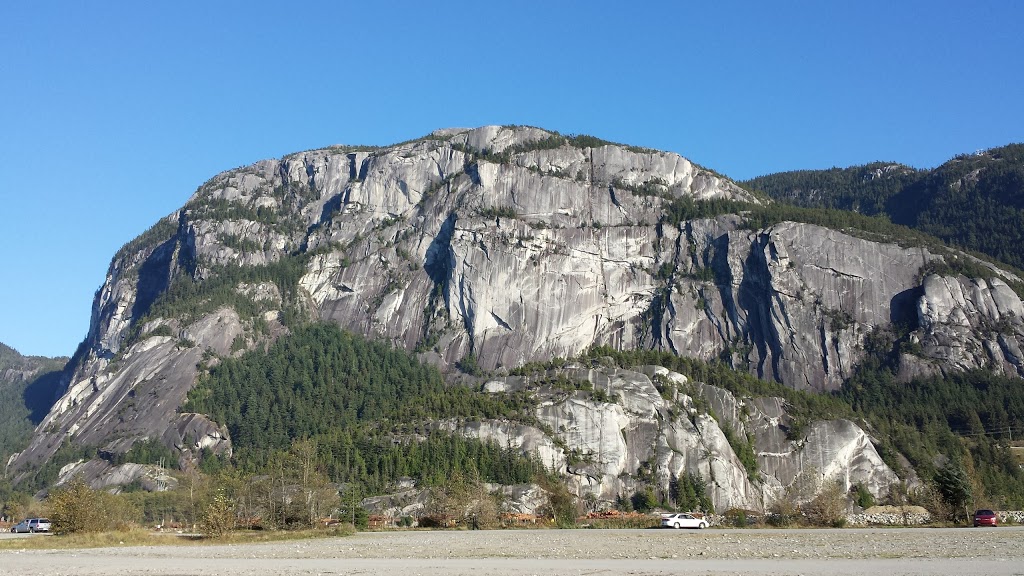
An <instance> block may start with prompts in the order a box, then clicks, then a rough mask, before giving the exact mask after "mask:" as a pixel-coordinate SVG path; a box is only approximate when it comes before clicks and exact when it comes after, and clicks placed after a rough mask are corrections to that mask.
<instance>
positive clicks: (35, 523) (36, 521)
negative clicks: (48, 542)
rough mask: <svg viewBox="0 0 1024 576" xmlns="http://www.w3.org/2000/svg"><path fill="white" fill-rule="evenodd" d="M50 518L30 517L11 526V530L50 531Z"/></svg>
mask: <svg viewBox="0 0 1024 576" xmlns="http://www.w3.org/2000/svg"><path fill="white" fill-rule="evenodd" d="M49 531H50V519H49V518H28V519H25V520H22V521H21V522H18V523H17V524H15V525H14V526H11V532H15V533H20V532H49Z"/></svg>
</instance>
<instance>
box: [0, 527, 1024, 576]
mask: <svg viewBox="0 0 1024 576" xmlns="http://www.w3.org/2000/svg"><path fill="white" fill-rule="evenodd" d="M36 537H44V538H45V537H46V536H36ZM25 573H36V574H47V575H48V576H66V575H67V576H69V575H72V574H74V575H93V574H95V575H101V574H102V575H128V574H132V575H134V574H146V575H153V576H179V575H193V574H194V575H210V576H242V575H264V574H266V575H270V574H290V575H320V574H323V575H326V574H363V575H377V574H380V575H384V574H387V575H389V576H393V575H395V574H402V575H406V574H407V575H416V576H435V575H436V576H440V575H442V574H443V575H462V574H465V575H470V574H472V575H491V574H493V575H497V576H513V575H517V576H518V575H522V574H526V575H537V576H541V575H545V576H546V575H551V576H554V575H556V574H557V575H559V576H565V575H567V574H569V575H583V574H607V575H614V574H630V575H645V574H652V575H654V574H715V575H717V574H723V575H724V574H753V575H781V574H793V575H796V574H802V575H808V576H809V575H815V574H822V575H824V574H828V575H856V576H868V575H870V576H879V575H883V574H902V575H914V574H921V575H924V574H936V575H953V574H957V575H959V574H965V573H973V574H986V575H1001V574H1007V575H1009V574H1018V575H1024V527H1000V528H979V529H970V528H951V529H936V528H900V529H874V528H872V529H842V530H718V529H709V530H699V531H698V530H505V531H480V532H471V531H452V532H427V531H394V532H365V533H360V534H357V535H355V536H350V537H345V538H325V539H318V540H302V541H284V542H274V543H265V544H240V545H198V546H141V547H120V548H98V549H86V550H4V551H0V574H12V575H13V574H25Z"/></svg>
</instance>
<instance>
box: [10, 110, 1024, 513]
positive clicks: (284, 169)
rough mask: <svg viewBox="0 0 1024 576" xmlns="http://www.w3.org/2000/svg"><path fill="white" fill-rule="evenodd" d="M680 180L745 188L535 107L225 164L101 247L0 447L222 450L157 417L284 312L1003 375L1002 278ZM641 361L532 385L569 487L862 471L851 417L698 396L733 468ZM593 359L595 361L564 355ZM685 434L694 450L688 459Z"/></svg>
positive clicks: (456, 351)
mask: <svg viewBox="0 0 1024 576" xmlns="http://www.w3.org/2000/svg"><path fill="white" fill-rule="evenodd" d="M680 198H690V199H694V200H710V199H725V200H738V201H744V202H748V203H753V204H757V203H761V202H763V200H761V199H760V198H759V197H757V196H755V195H753V194H751V193H750V192H748V191H746V190H744V189H742V188H740V187H738V186H737V185H735V184H734V183H732V182H731V181H729V180H728V179H726V178H724V177H722V176H719V175H717V174H715V173H713V172H710V171H708V170H705V169H703V168H701V167H699V166H696V165H694V164H692V163H691V162H689V161H687V160H686V159H684V158H682V157H680V156H678V155H675V154H671V153H665V152H658V151H654V150H647V149H640V148H635V147H625V146H620V145H612V144H609V143H603V142H600V141H597V140H596V139H587V138H565V137H561V136H558V135H555V134H552V133H549V132H545V131H543V130H539V129H535V128H507V127H494V126H492V127H484V128H478V129H474V130H443V131H438V132H435V133H433V134H431V135H429V136H427V137H425V138H422V139H420V140H416V141H412V142H408V143H404V144H398V145H395V146H391V147H387V148H359V147H332V148H327V149H321V150H314V151H309V152H304V153H300V154H295V155H291V156H287V157H285V158H282V159H281V160H266V161H262V162H258V163H256V164H254V165H252V166H248V167H243V168H239V169H236V170H231V171H228V172H224V173H222V174H220V175H218V176H216V177H214V178H213V179H211V180H210V181H209V182H207V183H206V184H204V185H203V186H202V187H201V188H200V189H199V190H198V191H197V192H196V193H195V194H194V195H193V196H192V198H190V199H189V201H188V202H187V203H186V205H185V207H184V208H182V209H181V210H180V211H178V212H176V213H175V214H172V215H170V216H168V217H167V218H166V219H164V220H162V221H161V222H160V223H158V224H157V225H156V226H154V227H153V228H152V229H151V230H150V231H148V232H147V233H146V234H144V235H143V236H141V237H140V238H138V239H136V240H134V241H132V242H131V243H129V244H128V245H126V246H125V247H124V248H123V249H122V250H121V251H120V252H119V253H118V254H117V255H116V256H115V258H114V260H113V262H112V263H111V266H110V269H109V272H108V275H107V279H106V282H105V283H104V285H103V287H102V288H101V290H100V291H99V292H98V293H97V296H96V300H95V305H94V310H93V319H92V324H91V328H90V332H89V335H88V337H87V340H86V342H85V346H84V347H83V349H82V353H81V354H79V355H78V356H76V358H74V359H73V362H74V368H73V370H72V371H69V374H70V375H69V377H68V379H67V382H66V386H65V393H64V394H63V396H62V397H61V398H60V400H59V401H58V402H57V403H56V405H55V406H54V407H53V409H52V410H51V412H50V414H49V415H48V416H47V418H46V420H45V421H44V422H43V423H42V424H41V425H40V427H39V428H38V429H37V431H36V434H35V436H34V438H33V442H32V445H31V446H30V447H29V448H28V449H27V450H25V451H24V452H22V453H21V454H20V455H17V456H15V458H13V460H12V466H14V469H25V467H27V466H30V465H32V464H37V463H39V462H42V461H44V460H45V459H47V458H49V457H50V456H51V455H52V454H53V453H54V451H56V450H57V448H58V447H59V446H60V445H61V443H62V442H64V441H65V439H71V440H72V441H73V442H75V443H80V444H91V445H97V446H101V447H102V448H103V449H106V450H111V451H114V452H120V451H124V450H127V448H128V447H129V446H130V445H131V444H132V443H133V442H135V441H136V440H138V439H140V438H143V437H150V438H159V439H161V440H162V441H163V442H164V443H165V444H167V445H168V446H174V447H176V448H178V449H179V450H180V451H181V454H182V458H183V459H185V460H188V459H189V458H192V457H194V456H195V454H197V453H198V451H199V450H201V449H203V448H209V449H211V450H213V451H215V452H227V451H230V449H231V446H230V439H229V438H228V437H227V434H226V431H225V430H223V429H222V428H221V427H219V426H218V424H217V423H215V422H211V421H209V420H208V419H206V418H205V417H203V416H200V415H191V414H180V413H178V409H179V408H180V407H181V405H182V403H183V401H184V398H185V394H186V393H187V391H188V390H189V389H190V388H191V386H192V385H193V384H194V382H195V378H196V375H197V373H198V370H200V369H202V367H204V366H208V365H210V364H211V363H215V362H216V358H217V357H218V356H225V355H230V354H236V353H239V352H240V351H241V350H244V349H247V348H253V347H255V346H258V345H260V344H261V343H264V342H266V341H269V340H271V339H273V338H275V337H276V336H277V335H279V334H281V333H283V332H284V331H286V330H287V328H286V325H287V324H288V322H289V321H290V319H294V318H307V319H322V320H327V321H331V322H335V323H337V324H339V325H341V326H342V327H344V328H346V329H348V330H351V331H353V332H356V333H360V334H364V335H367V336H369V337H372V338H378V339H385V340H388V341H390V342H392V343H394V344H395V345H396V346H399V347H403V348H406V349H409V350H415V351H417V352H418V353H420V354H421V356H422V357H423V358H424V359H426V360H428V361H431V362H433V363H435V364H437V365H439V366H441V367H442V368H445V369H448V370H454V367H455V366H456V364H461V365H463V366H465V365H475V366H478V367H479V368H480V369H482V370H484V371H489V372H491V373H497V374H501V373H502V372H503V371H506V370H508V369H511V368H515V367H517V366H521V365H523V364H525V363H527V362H532V361H544V360H548V359H550V358H552V357H573V356H575V355H577V354H579V353H580V352H581V351H583V350H585V349H587V348H589V347H590V346H592V345H594V344H604V345H609V346H612V347H615V348H620V349H633V348H660V349H665V350H670V351H672V352H674V353H676V354H679V355H683V356H693V357H699V358H702V359H712V358H718V357H722V358H727V359H728V360H730V361H731V362H732V364H733V365H734V366H736V367H738V368H740V369H743V370H749V371H750V372H752V373H753V374H756V375H757V376H759V377H761V378H765V379H774V380H778V381H780V382H782V383H784V384H786V385H788V386H791V387H794V388H800V389H813V390H830V389H834V388H836V387H838V386H839V385H840V383H841V382H842V381H843V379H844V378H846V377H848V376H849V375H850V374H851V371H852V370H853V369H854V367H855V366H856V365H857V363H858V361H859V360H860V359H861V358H862V357H863V354H864V352H863V347H862V342H863V340H864V338H865V337H866V336H867V335H868V334H870V333H872V332H873V331H876V330H880V329H885V328H888V327H891V326H893V325H894V324H896V323H899V324H900V325H901V326H910V328H911V329H912V337H913V338H914V339H915V342H919V344H920V345H919V346H918V347H917V348H916V349H913V350H912V352H914V355H913V357H912V358H910V359H909V360H908V365H912V366H916V368H914V369H915V370H916V371H918V372H921V371H926V372H927V371H933V372H934V371H942V370H959V369H964V368H969V367H975V366H989V365H992V366H995V367H997V368H999V369H1001V370H1003V371H1005V372H1010V373H1020V372H1021V371H1022V370H1024V368H1022V364H1021V362H1022V359H1021V355H1020V342H1021V339H1022V338H1024V325H1022V323H1021V310H1022V305H1021V302H1020V299H1019V297H1018V296H1017V295H1016V294H1015V293H1014V292H1013V291H1012V290H1010V289H1009V288H1008V287H1007V286H1006V283H1005V282H1002V281H1001V280H999V279H991V280H970V279H966V278H962V277H959V278H958V277H938V276H928V277H926V278H924V279H923V280H922V272H921V271H922V267H923V266H924V265H925V264H927V263H929V262H931V261H933V260H937V259H941V258H943V257H944V256H942V255H939V254H935V253H932V252H930V251H929V250H928V249H925V248H907V247H901V246H899V245H897V244H894V243H887V242H885V241H872V240H866V239H862V238H858V237H856V236H853V235H850V234H848V233H844V232H840V231H836V230H831V229H827V228H822V227H819V226H814V225H809V224H800V223H793V222H782V223H779V224H777V225H774V226H770V227H768V228H765V229H751V228H750V227H749V226H748V225H747V224H746V222H745V220H744V218H743V217H742V215H723V216H718V217H715V218H704V219H696V220H688V221H683V222H681V223H679V224H678V225H676V224H673V223H671V222H670V221H668V220H666V219H664V218H663V214H664V212H665V208H666V206H667V205H668V204H669V203H670V202H671V201H672V200H673V199H680ZM1000 274H1001V275H1002V277H1004V278H1007V279H1013V278H1012V277H1011V276H1010V275H1008V274H1005V273H1002V272H997V273H996V275H997V276H998V275H1000ZM643 376H644V378H647V384H643V378H635V379H633V380H636V381H638V382H640V384H636V385H635V386H633V385H631V386H632V387H626V388H624V389H623V390H622V391H621V394H619V402H585V401H582V400H580V401H578V400H573V399H569V400H565V401H560V402H553V401H551V402H549V401H545V402H542V405H541V407H540V409H539V412H538V418H540V419H541V420H542V421H544V422H548V423H549V424H550V427H551V429H552V430H553V433H554V435H555V436H556V438H552V437H551V436H550V435H547V434H545V433H540V437H536V438H534V440H532V441H531V442H532V444H531V446H533V447H537V448H538V449H542V447H544V446H547V447H546V448H543V450H547V451H548V452H541V453H542V455H543V454H547V455H548V456H550V457H551V458H553V459H554V463H555V464H556V465H561V463H562V462H564V461H565V458H566V454H565V453H564V452H565V448H564V447H560V446H558V445H557V444H564V445H565V446H566V447H569V448H576V449H578V450H583V451H586V452H587V453H593V452H595V451H596V452H597V453H598V454H599V458H597V460H595V461H594V462H593V464H592V465H590V466H589V467H578V468H571V469H570V470H569V475H570V476H571V477H572V478H574V479H575V480H574V482H576V485H577V488H578V490H579V492H580V493H588V492H589V493H594V494H597V495H600V496H601V497H605V498H606V497H609V496H610V495H611V494H612V493H613V492H614V491H616V490H620V489H624V488H626V486H625V484H623V483H622V482H619V481H618V480H617V478H618V477H619V475H621V474H623V473H625V474H635V473H636V472H637V470H638V469H639V466H640V463H641V462H647V461H648V460H651V459H652V458H653V462H654V464H655V466H654V468H653V470H656V471H657V474H660V475H661V477H662V479H663V480H664V481H665V482H667V479H668V478H669V476H671V475H673V474H677V473H679V472H680V471H683V470H691V469H696V468H698V467H700V466H705V464H700V462H709V463H708V464H706V471H707V472H708V473H711V470H712V468H713V467H714V466H716V465H719V466H722V468H721V469H720V470H718V471H716V472H715V473H714V478H715V479H716V482H718V483H719V484H718V485H719V486H721V487H722V495H719V496H717V498H720V499H722V502H721V503H722V504H725V503H726V501H728V502H733V503H741V504H743V505H745V506H749V507H752V508H759V507H760V505H759V504H760V503H763V502H764V500H765V499H766V498H767V497H768V496H766V494H767V495H769V496H770V495H771V494H776V493H778V492H779V491H780V490H782V489H783V488H784V487H786V486H788V485H790V484H792V482H793V481H794V478H795V477H796V476H797V475H798V474H799V472H794V471H793V470H794V469H793V467H792V466H793V464H792V462H793V461H799V462H805V461H807V462H811V461H813V462H814V463H815V464H814V465H815V467H816V468H817V469H818V470H819V471H820V472H821V473H822V474H824V475H829V474H833V473H834V474H836V475H838V476H842V477H844V478H847V479H849V478H854V477H855V478H856V480H854V481H861V482H869V483H871V484H872V485H873V486H874V487H875V488H876V489H878V490H881V489H882V486H883V485H885V484H886V483H887V482H889V481H890V480H891V479H892V478H891V477H890V475H891V471H889V470H888V468H886V467H884V465H881V464H880V461H879V460H878V459H877V454H874V455H872V454H873V449H872V448H871V443H870V442H869V441H868V439H867V436H866V435H865V434H864V432H863V431H861V430H860V429H859V428H856V426H854V425H853V424H852V423H848V422H821V423H817V424H814V426H813V427H812V430H811V432H810V433H809V435H808V436H807V438H806V439H804V441H803V442H800V443H799V445H797V444H792V445H790V444H785V443H783V442H781V441H778V438H777V434H778V432H777V430H776V431H772V426H773V425H772V424H769V423H771V422H776V424H775V425H776V426H777V422H778V420H779V419H780V418H782V417H783V416H784V409H783V407H782V406H781V405H779V404H778V403H775V402H774V401H770V400H765V399H756V400H754V399H752V400H749V401H745V400H739V399H733V400H731V401H726V400H722V402H723V403H724V404H723V405H732V404H730V402H731V403H743V404H744V406H746V407H747V412H746V413H747V414H749V418H748V419H747V420H745V421H744V423H743V424H742V426H743V427H744V433H745V434H752V435H753V436H754V437H756V438H757V443H758V446H759V447H760V448H759V450H758V452H759V453H760V456H759V462H760V463H761V466H762V469H763V470H771V471H772V472H770V473H769V474H768V476H769V478H768V480H767V482H766V485H767V486H770V487H771V488H769V489H767V490H762V489H761V488H755V487H754V486H752V485H751V483H750V482H749V479H745V477H746V474H745V472H744V471H743V469H742V466H739V468H737V467H736V462H735V459H736V456H735V454H733V453H732V450H727V448H728V443H726V444H725V446H723V445H722V441H721V436H722V432H721V429H720V427H721V426H723V425H725V424H724V423H723V422H722V421H721V420H718V421H715V420H714V419H711V418H710V417H707V416H706V415H698V416H697V417H696V418H695V419H694V420H692V421H691V420H690V419H688V418H676V419H675V420H672V421H671V422H668V423H665V421H664V414H663V412H664V411H665V410H666V409H667V405H666V404H664V402H665V399H663V398H661V397H660V396H658V395H657V392H655V393H654V394H653V395H652V394H651V390H652V389H653V388H652V387H650V386H649V385H650V377H649V375H643ZM602 378H613V377H612V376H609V375H607V374H605V375H588V376H587V379H589V380H590V381H595V383H597V382H600V381H602ZM613 379H614V378H613ZM631 381H632V380H631ZM680 401H681V400H680ZM716 414H717V415H718V416H719V417H720V418H725V419H726V420H728V416H726V415H725V413H724V412H716ZM563 425H564V426H565V429H564V431H563V430H562V427H563ZM488 426H491V425H488ZM737 426H739V424H737ZM485 428H486V427H485ZM488 429H489V428H488ZM716 431H717V432H716ZM477 433H478V434H480V435H484V434H485V431H483V430H482V429H481V430H478V431H477ZM487 433H490V432H487ZM505 434H506V436H508V435H509V433H507V432H506V433H505ZM514 436H516V437H517V438H518V435H514ZM531 437H532V436H531ZM544 438H547V440H544ZM595 438H596V440H595ZM771 438H775V440H770V439H771ZM556 439H557V440H558V442H557V443H555V442H554V441H555V440H556ZM545 442H546V443H547V444H545ZM619 442H622V443H623V445H619V444H618V443H619ZM609 443H611V444H609ZM630 444H633V445H634V449H633V450H632V451H631V450H630V449H629V445H630ZM637 446H641V447H644V449H643V450H641V451H638V449H637V448H636V447H637ZM652 446H654V447H655V448H654V452H649V450H648V449H650V448H651V447H652ZM762 448H763V449H762ZM559 452H561V453H562V455H561V456H559V455H558V453H559ZM706 452H710V453H711V454H713V455H715V457H714V458H712V459H711V460H708V459H706V458H705V459H703V460H702V459H701V458H702V457H697V456H695V454H698V453H700V454H703V453H706ZM559 458H561V460H560V459H559ZM710 462H713V463H715V464H712V463H710ZM879 470H880V471H879ZM741 476H742V477H741ZM872 478H873V479H872ZM869 479H870V480H869ZM776 483H777V485H776ZM626 484H628V482H626Z"/></svg>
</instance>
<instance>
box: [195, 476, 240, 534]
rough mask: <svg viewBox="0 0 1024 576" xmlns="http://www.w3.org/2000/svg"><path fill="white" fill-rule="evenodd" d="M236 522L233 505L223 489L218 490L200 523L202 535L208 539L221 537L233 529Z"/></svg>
mask: <svg viewBox="0 0 1024 576" xmlns="http://www.w3.org/2000/svg"><path fill="white" fill-rule="evenodd" d="M236 520H237V517H236V515H235V503H234V502H233V501H232V500H231V499H230V498H228V496H227V494H226V493H225V492H224V489H223V488H218V489H217V493H216V494H214V496H213V502H210V504H209V505H208V506H207V507H206V512H204V513H203V519H202V521H201V522H200V527H201V529H202V531H203V534H204V535H206V536H207V537H210V538H218V537H220V536H223V535H224V534H227V533H228V532H230V531H231V530H233V529H234V528H235V523H236Z"/></svg>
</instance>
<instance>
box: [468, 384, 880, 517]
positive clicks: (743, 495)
mask: <svg viewBox="0 0 1024 576" xmlns="http://www.w3.org/2000/svg"><path fill="white" fill-rule="evenodd" d="M554 375H562V376H566V377H568V378H569V379H570V380H585V381H586V382H589V383H590V384H591V386H592V388H593V390H594V391H598V392H599V393H602V396H603V397H607V398H609V399H610V400H614V401H601V400H596V399H595V397H594V395H593V393H588V392H574V393H567V392H564V391H552V390H545V389H543V388H536V387H535V386H533V385H531V384H530V383H529V382H528V381H527V382H522V381H519V380H518V379H515V378H512V380H513V381H512V382H510V383H508V385H506V386H502V385H500V384H499V383H498V382H497V381H493V380H492V381H491V383H489V389H491V390H494V391H500V390H507V389H524V388H525V389H530V390H534V392H535V393H536V394H537V395H538V396H539V397H540V398H541V399H542V402H541V404H540V407H539V408H538V410H537V418H538V420H539V421H540V422H541V423H542V425H543V426H544V427H545V428H547V429H549V430H551V431H552V432H553V435H554V438H553V439H549V438H547V437H546V436H544V435H543V434H541V433H540V431H539V430H537V429H535V428H531V427H528V426H516V427H509V426H507V425H504V424H502V423H486V422H485V423H473V424H471V425H465V426H463V427H462V428H458V427H455V426H453V427H452V428H451V429H452V430H454V431H460V432H461V433H462V434H464V435H466V436H470V437H474V438H481V439H485V440H491V441H495V442H497V443H498V444H499V445H501V446H516V447H526V446H531V447H532V448H531V451H532V452H534V453H535V454H538V455H540V457H541V461H542V462H543V463H544V464H545V465H547V466H549V468H551V469H552V470H556V471H562V472H564V473H565V475H566V477H567V478H568V480H569V484H570V486H571V487H572V488H573V490H574V491H575V492H576V494H577V495H578V496H581V497H583V498H584V499H585V500H587V501H591V502H594V507H596V508H602V507H605V506H609V505H611V504H612V503H614V502H615V500H616V498H618V497H621V496H623V495H625V496H629V495H631V494H633V492H635V491H636V490H637V489H639V488H640V487H641V486H642V482H641V476H649V477H652V478H654V479H655V484H656V485H657V486H658V487H659V490H660V491H661V494H662V495H668V494H669V484H670V482H671V481H672V480H673V479H678V478H682V477H683V476H684V475H686V474H692V475H699V476H700V477H701V478H703V479H704V480H705V481H706V482H707V484H708V486H709V489H708V490H709V496H710V497H711V499H712V502H713V504H714V506H715V510H719V511H724V510H728V509H730V508H742V509H745V510H758V511H762V510H764V509H765V508H767V507H768V506H770V505H771V504H772V503H773V502H775V501H776V500H777V499H779V498H783V497H790V496H792V497H793V498H795V499H796V500H797V501H807V500H810V499H812V498H813V496H814V494H815V493H816V492H817V491H818V489H820V488H821V487H822V486H823V485H824V483H826V482H839V483H840V484H841V485H842V487H843V488H844V490H849V489H850V488H851V487H852V486H854V485H856V484H862V485H864V486H865V487H866V488H867V489H868V490H869V491H871V492H872V493H873V494H875V495H876V496H883V495H885V494H887V493H888V490H889V489H890V487H891V486H892V485H893V484H894V483H895V482H897V481H899V478H898V477H897V476H896V474H895V473H894V472H893V471H892V470H891V469H890V468H889V467H888V466H887V465H886V464H885V463H884V462H883V461H882V459H881V458H880V457H879V455H878V452H877V451H876V450H875V448H874V445H873V444H872V442H871V439H870V437H869V436H868V435H867V434H866V433H865V432H864V431H863V430H862V429H860V428H859V427H857V426H856V425H855V424H854V423H852V422H849V421H846V420H837V421H830V422H816V423H814V424H813V425H811V426H809V427H808V429H807V430H806V432H805V433H804V434H803V435H801V436H800V437H799V438H796V439H792V440H791V439H789V438H787V436H786V432H785V429H784V423H785V422H786V420H787V418H788V417H787V414H786V412H785V408H784V403H783V401H782V399H781V398H757V399H752V398H742V399H740V398H736V397H735V396H733V395H732V394H731V393H729V392H728V391H726V390H723V389H721V388H717V387H714V386H707V385H704V384H701V383H698V382H689V381H688V380H687V378H686V377H685V376H683V375H681V374H677V373H674V372H671V371H669V370H666V369H665V368H662V367H658V366H647V367H643V368H642V369H641V370H640V371H630V370H620V369H615V370H608V369H598V370H594V369H582V368H567V369H564V370H558V371H555V372H552V373H547V374H544V375H543V376H545V377H549V376H554ZM652 378H653V379H659V378H660V379H663V380H665V381H669V382H675V383H677V384H678V385H679V386H680V390H682V391H688V392H690V394H693V396H691V395H690V394H688V393H686V392H682V391H681V392H677V395H676V396H674V397H671V398H663V397H662V395H661V394H660V393H659V392H658V391H657V389H656V388H655V385H654V381H653V380H652ZM696 396H699V397H701V398H702V399H703V401H704V402H705V403H706V405H708V406H709V407H710V409H711V412H713V413H714V414H715V415H717V417H718V419H716V418H714V417H712V416H711V415H710V414H709V413H702V412H697V411H696V410H695V408H694V405H695V404H694V399H695V397H696ZM725 428H729V429H730V430H731V431H732V436H733V437H734V438H738V439H741V440H742V441H744V442H746V441H747V440H746V439H747V438H750V439H751V440H750V441H751V443H752V447H753V452H754V455H755V456H756V458H757V472H756V473H755V474H754V475H753V476H752V475H751V474H748V472H747V470H746V468H745V467H744V465H743V463H742V462H741V461H740V458H739V456H738V455H737V454H736V451H735V448H734V447H733V446H732V445H731V444H730V441H729V439H728V436H727V435H726V433H725V432H724V430H725ZM538 437H540V438H543V440H542V441H540V442H538V440H537V439H538ZM552 440H554V442H552ZM559 445H561V446H562V447H564V448H559Z"/></svg>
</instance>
